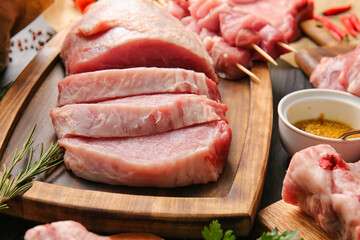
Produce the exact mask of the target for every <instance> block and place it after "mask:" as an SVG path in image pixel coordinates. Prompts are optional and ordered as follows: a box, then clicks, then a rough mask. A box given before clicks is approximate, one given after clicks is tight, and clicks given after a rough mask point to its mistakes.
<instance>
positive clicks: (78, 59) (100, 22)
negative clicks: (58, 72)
mask: <svg viewBox="0 0 360 240" xmlns="http://www.w3.org/2000/svg"><path fill="white" fill-rule="evenodd" d="M61 57H62V60H63V62H64V64H65V66H66V70H67V73H68V74H74V73H80V72H89V71H95V70H103V69H112V68H131V67H167V68H169V67H171V68H177V67H178V68H184V69H191V70H194V71H196V72H203V73H205V74H206V75H207V76H208V77H209V78H211V79H212V80H214V81H215V82H217V76H216V74H215V71H214V69H213V67H212V60H211V58H210V56H209V55H208V53H207V52H206V50H205V48H204V46H202V44H201V41H200V40H199V38H198V37H197V36H196V34H194V33H193V32H191V31H189V30H187V29H186V28H185V27H184V26H183V25H182V24H181V22H179V21H178V20H177V19H176V18H174V17H173V16H171V15H170V14H169V13H167V12H166V11H164V10H163V9H161V8H160V7H158V6H156V5H155V4H153V3H152V1H150V0H149V1H146V0H127V1H124V0H122V1H119V0H102V1H98V2H97V3H96V4H95V5H94V6H93V7H92V8H91V9H89V11H88V12H87V13H86V14H84V16H83V18H82V19H81V20H80V22H79V23H78V24H77V25H76V26H75V27H74V28H73V29H72V30H71V31H70V33H69V34H68V35H67V36H66V39H65V41H64V44H63V46H62V50H61Z"/></svg>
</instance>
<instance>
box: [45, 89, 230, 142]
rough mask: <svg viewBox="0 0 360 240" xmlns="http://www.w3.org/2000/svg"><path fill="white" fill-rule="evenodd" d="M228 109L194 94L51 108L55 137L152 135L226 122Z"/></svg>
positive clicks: (144, 96)
mask: <svg viewBox="0 0 360 240" xmlns="http://www.w3.org/2000/svg"><path fill="white" fill-rule="evenodd" d="M227 110H228V108H227V106H226V105H225V104H222V103H218V102H215V101H213V100H211V99H208V98H207V97H206V96H199V95H194V94H155V95H140V96H134V97H126V98H121V99H117V100H109V101H104V102H99V103H90V104H69V105H65V106H63V107H60V108H53V109H51V112H50V117H51V119H52V122H53V126H54V129H55V132H56V135H57V136H58V138H63V137H68V136H86V137H96V138H100V137H130V136H143V135H151V134H156V133H160V132H166V131H170V130H173V129H179V128H182V127H186V126H191V125H194V124H200V123H205V122H211V121H217V120H226V117H225V112H226V111H227Z"/></svg>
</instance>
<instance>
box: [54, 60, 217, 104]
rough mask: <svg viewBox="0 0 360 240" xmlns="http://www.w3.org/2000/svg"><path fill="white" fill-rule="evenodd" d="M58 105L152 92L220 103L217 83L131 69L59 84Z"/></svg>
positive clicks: (179, 72) (168, 71) (173, 71)
mask: <svg viewBox="0 0 360 240" xmlns="http://www.w3.org/2000/svg"><path fill="white" fill-rule="evenodd" d="M58 90H59V96H58V106H63V105H65V104H71V103H89V102H99V101H103V100H108V99H114V98H119V97H127V96H134V95H142V94H151V93H171V92H173V93H194V94H198V95H206V96H207V97H209V98H211V99H213V100H215V101H217V102H220V93H219V90H218V88H217V85H216V83H214V82H213V81H211V80H210V79H208V78H207V77H206V76H205V74H203V73H196V72H194V71H190V70H185V69H180V68H143V67H140V68H128V69H116V70H102V71H95V72H89V73H79V74H74V75H70V76H68V77H66V78H64V79H62V80H61V81H60V82H59V84H58Z"/></svg>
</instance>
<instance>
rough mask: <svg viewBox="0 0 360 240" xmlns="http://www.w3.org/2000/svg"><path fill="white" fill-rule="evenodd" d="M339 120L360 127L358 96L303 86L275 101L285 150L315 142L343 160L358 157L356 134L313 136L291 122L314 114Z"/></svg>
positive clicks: (303, 146)
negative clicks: (345, 137) (338, 154)
mask: <svg viewBox="0 0 360 240" xmlns="http://www.w3.org/2000/svg"><path fill="white" fill-rule="evenodd" d="M320 114H324V115H325V118H326V119H328V120H334V121H340V122H343V123H345V124H348V125H350V126H351V127H353V128H355V129H360V97H357V96H355V95H352V94H350V93H346V92H341V91H336V90H328V89H304V90H299V91H296V92H293V93H290V94H288V95H286V96H285V97H283V98H282V99H281V101H280V102H279V105H278V115H279V133H280V138H281V142H282V144H283V145H284V147H285V148H286V150H287V151H288V153H289V154H291V155H293V154H294V153H296V152H298V151H300V150H302V149H304V148H307V147H310V146H315V145H318V144H329V145H331V146H332V147H333V148H335V150H336V151H337V152H338V153H340V154H341V156H342V158H343V159H344V160H345V161H346V162H355V161H358V160H360V138H354V139H346V140H341V139H334V138H325V137H321V136H316V135H313V134H310V133H307V132H304V131H302V130H300V129H298V128H296V127H295V126H294V125H292V123H295V122H297V121H300V120H305V119H313V118H318V117H319V116H320Z"/></svg>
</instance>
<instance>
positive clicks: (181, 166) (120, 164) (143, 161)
mask: <svg viewBox="0 0 360 240" xmlns="http://www.w3.org/2000/svg"><path fill="white" fill-rule="evenodd" d="M230 142H231V129H230V127H229V126H228V125H227V124H226V123H225V122H224V121H215V122H211V123H206V124H201V125H196V126H192V127H188V128H182V129H179V130H173V131H170V132H166V133H160V134H156V135H150V136H143V137H132V138H110V139H109V138H102V139H95V138H80V137H73V138H63V139H60V140H59V144H60V146H62V147H64V148H65V149H66V152H65V156H64V161H65V164H66V166H67V167H68V168H69V169H71V170H72V171H73V173H74V174H75V175H77V176H79V177H82V178H84V179H88V180H92V181H97V182H103V183H108V184H113V185H117V184H120V185H129V186H152V187H178V186H186V185H190V184H201V183H208V182H210V181H217V179H218V177H219V175H220V173H221V172H222V170H223V167H224V164H225V162H226V158H227V154H228V151H229V147H230Z"/></svg>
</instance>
